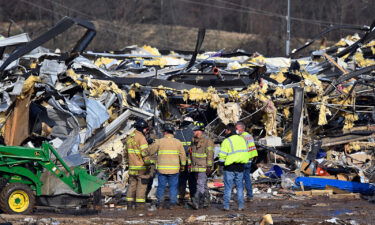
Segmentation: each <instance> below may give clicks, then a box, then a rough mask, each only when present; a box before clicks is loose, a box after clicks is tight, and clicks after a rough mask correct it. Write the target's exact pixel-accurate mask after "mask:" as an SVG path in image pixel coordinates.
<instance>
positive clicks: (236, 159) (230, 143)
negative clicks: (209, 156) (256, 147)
mask: <svg viewBox="0 0 375 225" xmlns="http://www.w3.org/2000/svg"><path fill="white" fill-rule="evenodd" d="M249 158H250V157H249V153H248V148H247V144H246V141H245V139H244V138H243V137H241V136H239V135H232V136H230V137H228V138H226V139H224V141H223V142H222V143H221V149H220V152H219V160H220V161H221V162H224V166H228V165H231V164H233V163H243V164H245V163H247V162H248V161H249Z"/></svg>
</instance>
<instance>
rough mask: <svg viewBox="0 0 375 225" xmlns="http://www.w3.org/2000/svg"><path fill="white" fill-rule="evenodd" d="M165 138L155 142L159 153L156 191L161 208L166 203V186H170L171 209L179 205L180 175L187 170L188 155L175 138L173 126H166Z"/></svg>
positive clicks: (164, 127) (164, 130) (164, 129)
mask: <svg viewBox="0 0 375 225" xmlns="http://www.w3.org/2000/svg"><path fill="white" fill-rule="evenodd" d="M163 132H164V137H163V138H161V139H158V140H156V141H155V143H154V145H155V150H156V151H157V155H158V157H157V163H156V169H157V171H158V188H157V190H156V198H157V200H158V202H157V206H158V208H160V207H161V206H162V204H163V202H164V191H165V188H166V184H167V183H168V185H169V199H170V207H171V208H173V207H174V206H175V205H176V204H177V191H178V174H179V171H180V169H182V170H183V169H184V168H185V164H186V154H185V150H184V147H183V146H182V143H181V142H180V141H179V140H177V139H176V138H174V136H173V133H174V127H173V125H172V124H164V126H163Z"/></svg>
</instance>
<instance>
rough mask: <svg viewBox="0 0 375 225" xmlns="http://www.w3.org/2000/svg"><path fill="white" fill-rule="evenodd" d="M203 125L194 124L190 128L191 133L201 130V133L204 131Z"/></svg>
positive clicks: (199, 123) (200, 123)
mask: <svg viewBox="0 0 375 225" xmlns="http://www.w3.org/2000/svg"><path fill="white" fill-rule="evenodd" d="M204 128H205V126H204V123H203V122H194V126H193V128H192V130H193V131H196V130H201V131H204Z"/></svg>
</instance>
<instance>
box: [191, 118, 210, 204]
mask: <svg viewBox="0 0 375 225" xmlns="http://www.w3.org/2000/svg"><path fill="white" fill-rule="evenodd" d="M204 128H205V126H204V124H203V123H202V122H195V123H194V127H193V132H194V138H193V141H192V145H191V148H190V149H191V152H190V157H189V159H188V164H189V168H190V172H191V173H193V175H194V177H195V179H196V182H195V183H196V185H197V187H196V193H195V195H194V197H193V198H192V203H193V204H192V205H193V208H194V209H199V207H200V206H201V207H208V206H209V204H210V195H209V192H208V187H207V175H208V174H210V173H211V169H212V166H213V159H214V152H213V151H214V142H213V141H212V140H211V139H210V138H208V137H207V136H206V134H205V133H204Z"/></svg>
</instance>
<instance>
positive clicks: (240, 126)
mask: <svg viewBox="0 0 375 225" xmlns="http://www.w3.org/2000/svg"><path fill="white" fill-rule="evenodd" d="M245 129H246V126H245V124H244V123H243V122H237V124H236V132H237V134H239V135H241V136H242V137H243V138H244V139H245V141H246V144H247V149H248V152H249V162H248V163H246V165H245V171H244V176H243V179H244V182H245V188H246V193H247V195H246V201H251V200H252V199H253V187H252V183H251V164H252V162H254V158H255V157H257V156H258V151H257V148H256V146H255V142H254V138H253V136H252V135H251V134H249V133H248V132H246V131H245Z"/></svg>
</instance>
